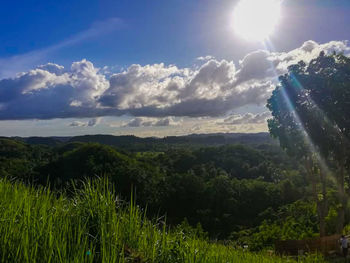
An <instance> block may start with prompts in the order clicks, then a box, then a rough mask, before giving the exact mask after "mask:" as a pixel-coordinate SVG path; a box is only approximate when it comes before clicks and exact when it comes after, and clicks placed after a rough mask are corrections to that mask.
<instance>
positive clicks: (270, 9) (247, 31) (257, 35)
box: [232, 0, 281, 41]
mask: <svg viewBox="0 0 350 263" xmlns="http://www.w3.org/2000/svg"><path fill="white" fill-rule="evenodd" d="M280 10H281V1H280V0H259V1H256V0H241V1H240V2H239V3H238V5H237V6H236V8H235V10H234V14H233V19H232V20H233V21H232V26H233V28H234V31H235V32H236V33H237V34H238V35H239V36H241V37H243V38H245V39H246V40H251V41H262V40H264V39H266V38H267V37H268V36H270V35H271V34H272V33H273V31H274V30H275V27H276V25H277V23H278V21H279V19H280V13H281V12H280Z"/></svg>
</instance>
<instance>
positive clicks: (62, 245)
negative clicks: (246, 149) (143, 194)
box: [0, 179, 323, 263]
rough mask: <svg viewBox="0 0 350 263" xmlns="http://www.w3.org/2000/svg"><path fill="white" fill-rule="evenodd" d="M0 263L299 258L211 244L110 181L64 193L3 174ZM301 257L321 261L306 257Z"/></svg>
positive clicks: (276, 260)
mask: <svg viewBox="0 0 350 263" xmlns="http://www.w3.org/2000/svg"><path fill="white" fill-rule="evenodd" d="M0 207H1V213H0V220H1V221H2V222H6V224H4V223H2V224H0V244H1V245H0V258H1V262H4V263H5V262H135V263H136V262H159V263H177V262H186V263H187V262H188V263H190V262H191V263H197V262H198V263H200V262H206V263H207V262H216V263H221V262H223V263H224V262H240V263H251V262H266V263H270V262H271V263H279V262H290V263H293V262H296V261H294V260H291V259H286V258H280V257H276V256H271V255H270V256H267V255H266V254H263V253H250V252H246V251H242V250H241V249H237V248H234V247H231V246H224V245H220V244H216V243H211V242H209V241H208V239H207V238H206V237H205V234H203V232H202V231H201V230H200V229H198V228H197V229H193V228H190V227H189V226H186V225H184V224H183V225H182V226H179V227H177V228H176V229H173V230H170V229H169V228H168V227H167V226H166V224H165V222H164V219H163V218H160V219H158V220H148V219H146V217H145V216H144V211H142V210H140V208H138V207H137V206H135V204H134V203H133V202H131V203H130V204H129V205H128V204H123V202H121V201H120V200H119V199H117V198H116V196H115V194H114V193H113V190H112V188H111V186H110V185H109V183H108V181H107V180H105V179H100V180H98V181H86V182H85V183H84V187H83V188H82V189H81V190H75V191H74V192H73V193H72V196H71V197H70V198H68V197H67V196H65V195H64V194H55V193H53V192H51V191H50V190H49V189H44V188H41V187H40V188H34V187H31V186H29V187H28V186H24V185H23V184H20V183H11V182H9V181H8V180H6V179H0ZM298 262H299V263H308V262H323V260H322V258H320V257H314V256H308V257H305V258H300V259H299V260H298Z"/></svg>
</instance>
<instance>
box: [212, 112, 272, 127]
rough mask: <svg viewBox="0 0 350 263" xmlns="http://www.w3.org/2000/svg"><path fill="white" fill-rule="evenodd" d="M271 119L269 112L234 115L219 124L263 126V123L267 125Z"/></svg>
mask: <svg viewBox="0 0 350 263" xmlns="http://www.w3.org/2000/svg"><path fill="white" fill-rule="evenodd" d="M270 117H271V114H270V112H268V111H266V112H263V113H258V114H253V113H246V114H243V115H240V114H234V115H231V116H228V117H227V118H225V119H223V120H222V121H218V122H217V123H218V124H221V125H239V124H261V123H266V119H268V118H270Z"/></svg>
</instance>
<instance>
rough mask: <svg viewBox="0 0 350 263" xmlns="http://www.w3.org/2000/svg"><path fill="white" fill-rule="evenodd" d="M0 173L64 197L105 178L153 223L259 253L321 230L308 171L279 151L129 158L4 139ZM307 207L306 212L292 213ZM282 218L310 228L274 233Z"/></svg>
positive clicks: (238, 149)
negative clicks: (197, 230)
mask: <svg viewBox="0 0 350 263" xmlns="http://www.w3.org/2000/svg"><path fill="white" fill-rule="evenodd" d="M0 167H1V168H0V175H1V176H2V177H11V178H16V179H19V180H22V181H24V182H30V183H35V184H40V185H45V186H46V185H48V184H49V185H50V187H52V188H53V189H57V190H60V191H61V190H64V191H66V192H67V194H68V195H69V193H70V192H71V191H72V189H73V188H76V187H79V185H80V184H81V182H82V180H83V179H84V178H85V177H90V178H91V177H92V178H93V177H103V176H108V177H109V178H110V181H111V182H112V183H113V184H114V185H115V188H116V191H117V192H118V193H119V195H120V197H121V198H122V199H124V200H128V198H129V197H130V196H131V192H132V191H133V192H134V194H135V193H136V198H137V203H138V204H139V205H141V206H142V207H147V211H148V212H147V213H148V214H149V215H150V216H151V217H153V216H163V215H166V220H167V222H168V223H169V224H170V225H173V226H175V225H177V224H179V223H181V222H183V221H184V220H186V221H188V222H189V224H190V225H192V226H194V227H195V226H197V225H198V224H200V227H201V228H203V229H204V231H206V232H208V235H209V237H210V238H215V239H231V240H232V241H234V242H236V243H237V244H238V243H239V244H243V243H249V244H250V245H251V247H252V248H256V249H259V248H261V247H263V246H268V245H271V244H273V242H274V240H276V239H280V238H291V237H296V236H298V237H300V236H307V237H310V236H313V235H315V233H317V231H318V227H317V216H316V214H315V211H314V208H313V205H312V203H311V202H309V197H310V196H311V194H310V189H309V187H308V185H309V184H308V181H307V180H306V179H305V178H306V177H305V174H304V173H305V172H304V171H303V169H302V167H301V166H300V165H299V163H298V162H296V161H294V159H291V158H289V157H288V156H287V155H286V154H285V153H284V152H283V151H282V150H281V149H280V148H279V147H278V146H276V145H271V144H263V145H257V146H255V147H254V148H253V147H248V146H244V145H230V146H219V147H203V148H198V147H193V148H191V147H183V148H179V149H172V150H168V151H165V152H154V151H147V152H127V151H125V150H120V149H117V148H113V147H110V146H107V145H101V144H96V143H81V142H73V143H65V144H60V145H59V146H54V147H53V146H44V145H30V144H26V143H24V142H22V141H16V140H12V139H1V140H0ZM72 182H74V186H73V183H72ZM301 199H302V200H304V201H302V202H301V201H298V202H296V201H297V200H301ZM295 202H296V203H295ZM291 206H294V208H293V209H294V210H293V209H292V208H290V207H291ZM305 207H307V208H308V209H309V211H308V212H307V213H306V212H305V213H303V214H302V215H300V214H298V213H296V212H295V211H297V210H298V209H304V210H305ZM290 210H293V211H294V212H293V211H290ZM283 211H284V212H283ZM286 211H289V212H286ZM287 218H288V220H289V221H288V223H293V224H294V223H295V224H296V223H298V224H304V223H305V222H309V221H310V222H309V223H308V225H306V226H305V227H304V226H301V227H299V228H295V229H293V228H289V229H285V231H284V232H283V231H278V229H283V225H284V224H285V220H284V219H287ZM293 224H292V225H293ZM295 224H294V225H295ZM271 227H275V229H272V230H273V231H272V230H271ZM267 228H268V229H267ZM301 230H302V231H301ZM276 231H277V232H278V233H276Z"/></svg>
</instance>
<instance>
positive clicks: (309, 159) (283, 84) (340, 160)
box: [267, 52, 350, 235]
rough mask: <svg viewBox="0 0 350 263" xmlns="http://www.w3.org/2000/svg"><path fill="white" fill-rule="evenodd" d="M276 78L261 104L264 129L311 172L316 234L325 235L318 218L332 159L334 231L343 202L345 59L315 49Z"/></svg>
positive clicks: (348, 87)
mask: <svg viewBox="0 0 350 263" xmlns="http://www.w3.org/2000/svg"><path fill="white" fill-rule="evenodd" d="M279 81H280V85H278V86H277V87H276V89H275V90H274V92H273V94H272V96H271V98H270V99H269V100H268V103H267V107H268V108H269V109H270V111H271V112H272V116H273V118H272V119H271V120H269V122H268V125H269V130H270V133H271V134H272V136H274V137H278V138H279V141H280V144H281V146H282V147H283V148H284V149H286V150H287V152H288V153H289V154H291V155H295V156H298V157H299V158H300V159H304V161H305V168H306V170H307V171H308V174H309V175H311V176H312V177H310V179H311V181H312V185H313V189H314V196H315V199H316V202H317V206H318V215H319V220H320V234H321V235H324V234H325V229H323V228H324V227H325V225H324V217H325V216H326V215H327V211H328V206H327V200H326V191H327V190H326V171H327V166H328V165H329V163H330V162H334V163H336V165H337V167H338V171H337V173H336V179H337V183H338V193H339V200H340V204H341V205H340V206H339V209H338V216H339V219H338V223H339V224H338V228H337V232H341V231H342V228H343V225H344V215H345V213H344V209H345V206H346V196H345V184H344V180H345V165H346V163H347V162H348V159H349V158H348V156H349V154H348V153H347V152H346V151H347V149H348V148H349V147H348V146H349V145H348V141H349V140H348V138H349V135H350V120H349V119H350V118H349V114H350V111H349V110H350V104H349V101H350V59H348V58H347V57H345V56H343V55H341V54H340V55H336V54H333V55H331V56H326V55H325V54H324V53H323V52H321V53H320V55H319V57H317V58H316V59H313V60H312V61H311V62H310V64H309V65H308V66H307V65H306V64H305V63H304V62H302V61H301V62H299V63H298V64H296V65H292V66H290V67H288V73H287V74H285V75H283V76H281V77H280V78H279ZM344 95H345V96H344ZM344 97H345V98H344ZM315 157H316V158H315ZM316 174H318V175H319V178H318V179H319V182H320V183H321V186H322V187H321V188H322V189H321V192H322V195H321V198H319V194H318V193H317V189H316V184H317V182H316V181H314V179H315V177H314V175H316Z"/></svg>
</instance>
